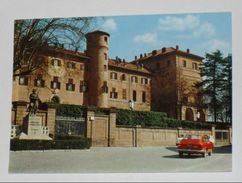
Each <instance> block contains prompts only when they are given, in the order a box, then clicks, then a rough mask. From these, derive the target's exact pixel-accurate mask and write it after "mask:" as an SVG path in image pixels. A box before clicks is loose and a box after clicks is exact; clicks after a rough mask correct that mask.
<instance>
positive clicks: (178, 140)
mask: <svg viewBox="0 0 242 183" xmlns="http://www.w3.org/2000/svg"><path fill="white" fill-rule="evenodd" d="M182 139H184V135H180V136H179V137H177V138H176V146H179V145H180V142H181V140H182Z"/></svg>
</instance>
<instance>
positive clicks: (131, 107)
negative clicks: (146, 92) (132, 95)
mask: <svg viewBox="0 0 242 183" xmlns="http://www.w3.org/2000/svg"><path fill="white" fill-rule="evenodd" d="M129 108H130V115H129V121H131V111H133V109H134V101H133V100H129ZM134 125H135V124H132V133H133V147H136V144H137V142H136V139H137V137H136V130H135V132H134Z"/></svg>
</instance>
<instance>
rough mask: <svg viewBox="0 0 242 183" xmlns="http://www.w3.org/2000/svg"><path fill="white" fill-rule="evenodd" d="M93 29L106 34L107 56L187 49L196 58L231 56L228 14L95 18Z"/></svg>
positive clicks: (230, 30)
mask: <svg viewBox="0 0 242 183" xmlns="http://www.w3.org/2000/svg"><path fill="white" fill-rule="evenodd" d="M95 24H96V25H95V26H96V29H98V30H102V31H105V32H108V33H109V34H110V40H109V57H110V58H115V57H116V56H118V57H119V58H122V59H126V60H127V61H132V60H134V57H135V56H136V55H137V56H139V55H140V54H144V53H149V52H151V51H152V50H155V49H161V48H162V47H176V45H179V49H181V50H186V49H187V48H189V49H190V52H191V53H193V54H197V55H199V56H203V57H204V56H205V53H210V52H213V51H216V50H217V49H219V50H221V51H222V53H223V54H224V56H227V55H228V54H229V53H232V24H231V13H226V12H222V13H194V14H193V13H189V14H160V15H135V16H134V15H132V16H108V17H98V18H97V21H96V23H95Z"/></svg>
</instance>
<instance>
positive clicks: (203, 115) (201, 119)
mask: <svg viewBox="0 0 242 183" xmlns="http://www.w3.org/2000/svg"><path fill="white" fill-rule="evenodd" d="M199 113H200V117H199V119H198V120H199V121H203V122H204V121H205V113H204V112H203V111H202V110H199Z"/></svg>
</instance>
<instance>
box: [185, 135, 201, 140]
mask: <svg viewBox="0 0 242 183" xmlns="http://www.w3.org/2000/svg"><path fill="white" fill-rule="evenodd" d="M185 138H186V139H200V138H199V136H198V135H187V136H186V137H185Z"/></svg>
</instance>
